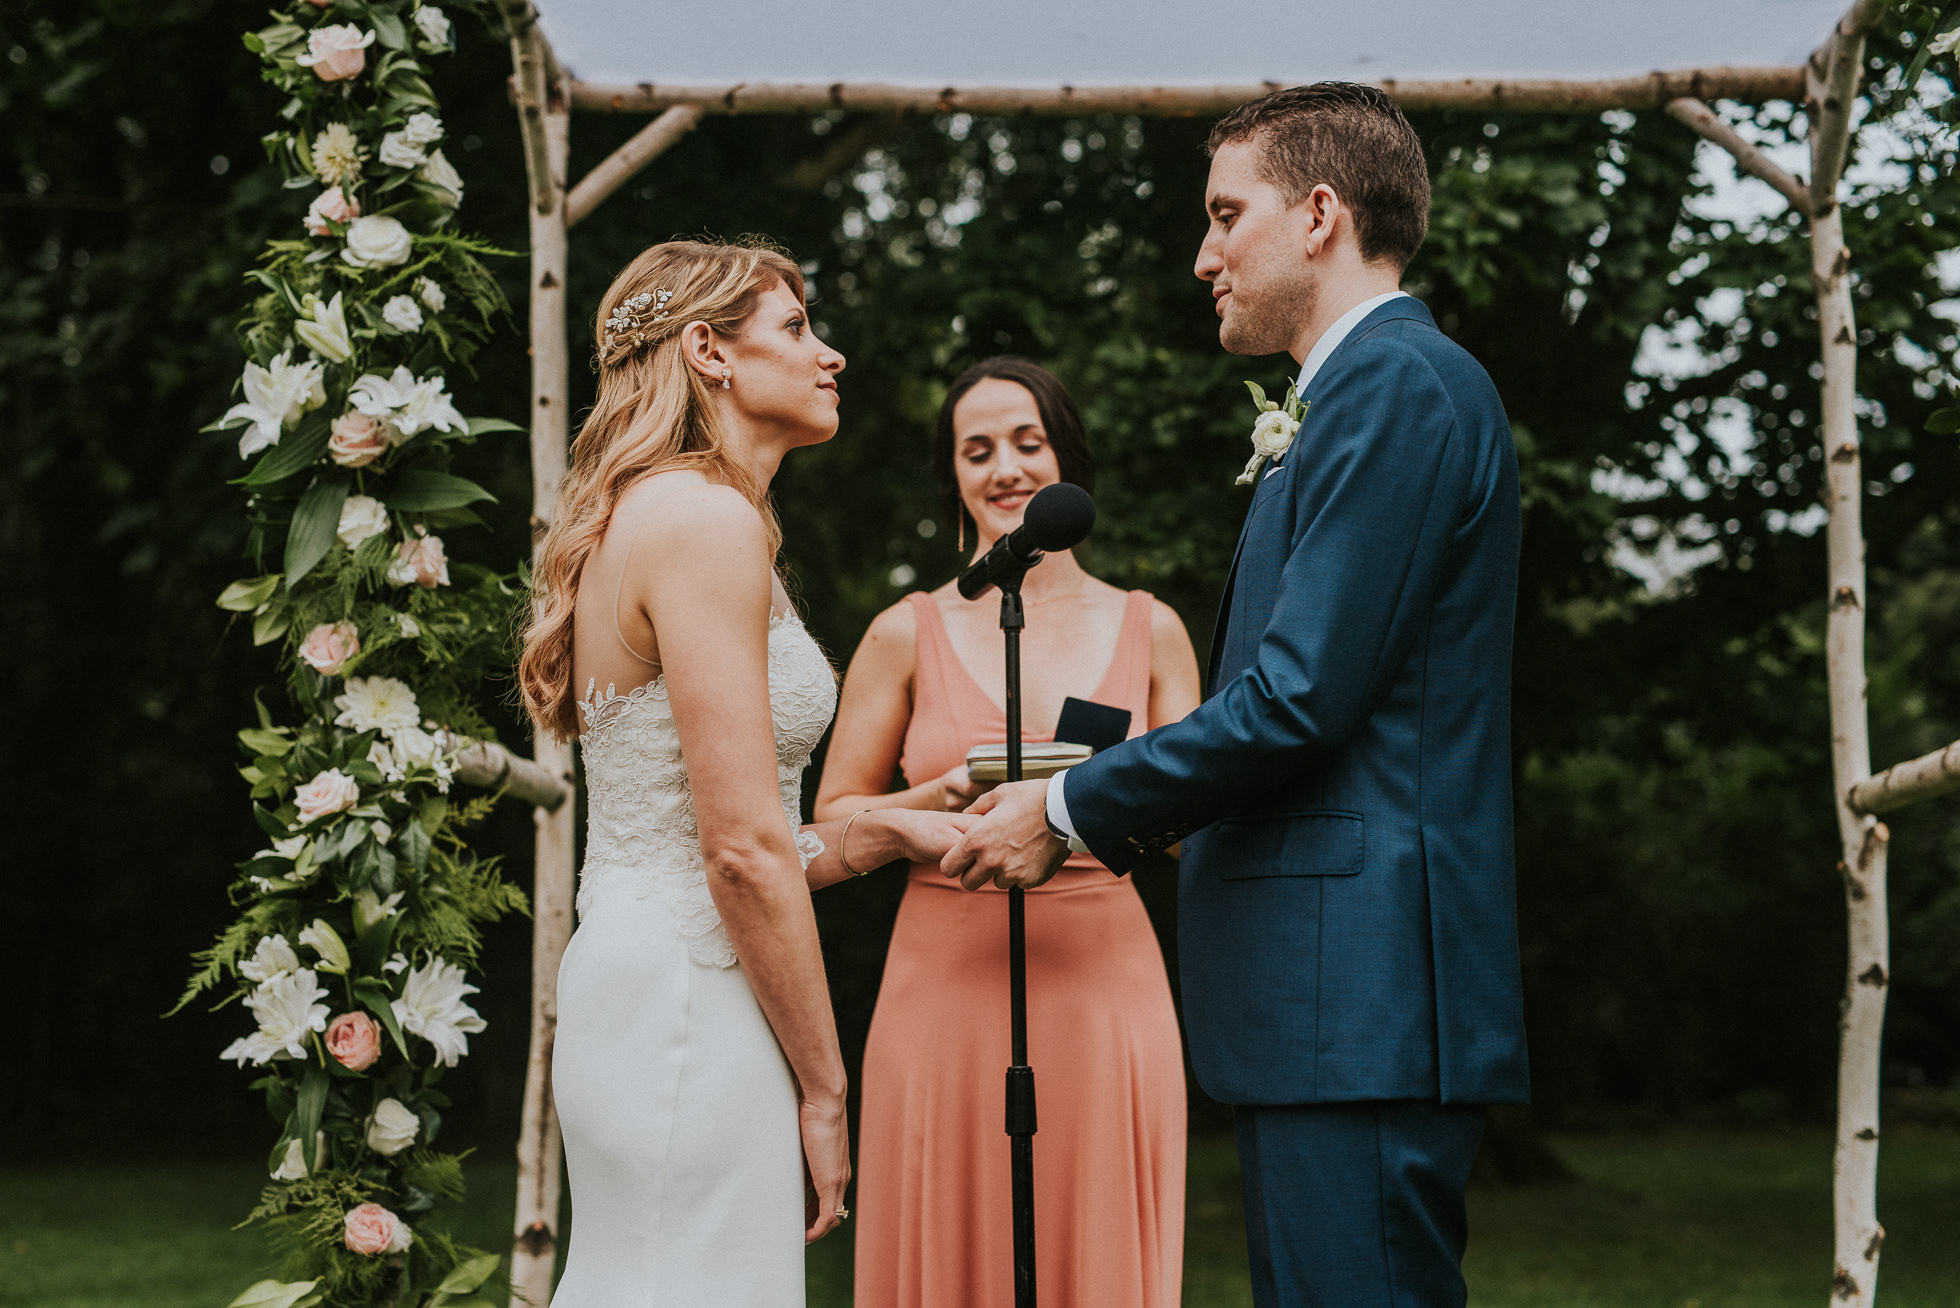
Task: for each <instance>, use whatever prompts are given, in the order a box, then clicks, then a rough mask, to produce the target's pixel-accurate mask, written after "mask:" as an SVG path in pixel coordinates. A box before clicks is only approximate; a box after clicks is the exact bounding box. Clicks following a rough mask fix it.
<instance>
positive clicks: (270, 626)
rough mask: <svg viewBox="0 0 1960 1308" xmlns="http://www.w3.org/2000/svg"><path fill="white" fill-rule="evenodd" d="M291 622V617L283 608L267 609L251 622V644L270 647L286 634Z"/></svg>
mask: <svg viewBox="0 0 1960 1308" xmlns="http://www.w3.org/2000/svg"><path fill="white" fill-rule="evenodd" d="M292 621H293V615H292V614H291V613H289V612H287V611H286V610H285V609H283V608H277V609H267V610H266V611H265V612H263V613H261V614H259V616H258V617H257V618H256V619H254V620H253V622H252V643H253V644H254V645H270V644H271V643H272V642H273V641H275V640H278V639H279V638H280V637H281V636H283V635H285V634H286V628H287V627H289V626H291V625H292Z"/></svg>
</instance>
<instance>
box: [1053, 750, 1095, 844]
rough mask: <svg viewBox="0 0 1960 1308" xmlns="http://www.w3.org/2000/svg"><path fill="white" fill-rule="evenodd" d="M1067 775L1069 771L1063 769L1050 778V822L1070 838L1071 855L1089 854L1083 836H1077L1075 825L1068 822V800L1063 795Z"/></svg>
mask: <svg viewBox="0 0 1960 1308" xmlns="http://www.w3.org/2000/svg"><path fill="white" fill-rule="evenodd" d="M1067 775H1068V769H1067V768H1063V769H1062V770H1061V771H1060V772H1057V773H1056V774H1055V775H1054V776H1052V777H1050V778H1048V821H1049V824H1050V825H1051V826H1053V827H1054V828H1055V829H1056V830H1057V831H1060V832H1061V833H1062V834H1064V835H1066V836H1067V837H1068V849H1069V853H1071V854H1086V853H1088V852H1089V846H1088V845H1086V844H1084V843H1083V840H1082V837H1081V836H1078V835H1076V834H1075V823H1073V822H1071V821H1069V820H1068V799H1067V798H1066V797H1065V796H1064V795H1063V794H1062V778H1063V777H1065V776H1067Z"/></svg>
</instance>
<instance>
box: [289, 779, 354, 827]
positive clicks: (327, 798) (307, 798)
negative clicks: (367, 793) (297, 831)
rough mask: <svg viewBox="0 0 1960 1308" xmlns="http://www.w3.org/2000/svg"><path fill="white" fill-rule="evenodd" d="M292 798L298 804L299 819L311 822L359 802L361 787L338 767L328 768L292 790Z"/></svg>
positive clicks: (342, 810)
mask: <svg viewBox="0 0 1960 1308" xmlns="http://www.w3.org/2000/svg"><path fill="white" fill-rule="evenodd" d="M293 799H294V800H295V801H297V802H298V804H299V820H300V821H301V822H312V821H315V820H317V819H319V818H323V817H326V816H327V815H328V814H330V813H340V812H344V811H345V810H347V809H350V808H352V807H354V805H356V804H358V803H360V802H361V788H360V787H359V786H357V785H355V784H354V778H352V777H350V776H348V775H347V774H346V773H344V772H342V771H341V770H340V769H339V768H328V769H327V770H326V771H325V772H322V773H321V774H320V775H319V776H317V777H315V778H313V780H311V781H309V782H307V783H306V784H305V785H303V786H301V787H300V788H299V789H298V790H297V791H295V792H293Z"/></svg>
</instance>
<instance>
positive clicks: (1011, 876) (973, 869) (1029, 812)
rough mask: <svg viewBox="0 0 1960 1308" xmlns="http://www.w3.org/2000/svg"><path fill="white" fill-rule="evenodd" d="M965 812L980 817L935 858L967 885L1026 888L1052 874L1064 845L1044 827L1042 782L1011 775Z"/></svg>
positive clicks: (1065, 851) (1044, 788)
mask: <svg viewBox="0 0 1960 1308" xmlns="http://www.w3.org/2000/svg"><path fill="white" fill-rule="evenodd" d="M967 812H968V813H970V814H972V815H974V816H975V817H978V818H979V819H980V820H979V821H978V822H976V823H974V824H973V825H972V827H970V828H969V829H968V830H967V832H966V834H965V835H964V836H962V837H961V838H960V841H959V843H958V844H957V845H955V846H953V848H952V849H951V850H950V851H948V853H947V855H946V857H945V858H943V859H941V860H940V862H939V870H940V871H941V872H944V873H945V874H946V875H947V876H949V877H958V878H959V880H960V884H961V885H963V886H965V887H966V888H967V889H968V890H978V889H980V887H982V886H984V885H986V884H987V883H988V882H990V881H991V882H992V883H993V884H995V885H997V886H999V887H1000V888H1001V889H1003V890H1007V889H1012V888H1014V887H1016V886H1018V887H1020V888H1021V889H1023V890H1032V889H1033V888H1034V887H1036V886H1038V885H1040V884H1042V883H1043V882H1044V881H1046V880H1048V878H1050V877H1052V876H1054V875H1055V869H1057V868H1059V867H1060V866H1061V865H1062V860H1064V859H1066V858H1067V857H1068V846H1067V845H1066V844H1064V843H1063V842H1062V841H1059V840H1057V839H1055V836H1054V833H1053V832H1051V831H1049V830H1048V783H1047V782H1046V781H1013V782H1009V783H1007V784H1006V785H1003V786H1000V787H998V788H997V789H995V790H992V791H989V792H988V793H986V794H984V795H982V796H980V798H979V799H977V800H975V801H974V802H973V805H972V807H970V808H969V809H967Z"/></svg>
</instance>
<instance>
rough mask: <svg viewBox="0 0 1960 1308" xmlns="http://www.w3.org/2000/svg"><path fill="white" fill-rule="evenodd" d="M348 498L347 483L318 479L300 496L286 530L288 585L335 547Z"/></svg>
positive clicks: (293, 583)
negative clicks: (290, 527) (342, 510)
mask: <svg viewBox="0 0 1960 1308" xmlns="http://www.w3.org/2000/svg"><path fill="white" fill-rule="evenodd" d="M346 502H347V483H346V482H344V481H340V480H338V479H335V480H333V481H316V482H314V483H313V484H312V485H311V486H308V487H307V488H306V494H304V495H302V496H300V498H299V507H298V508H297V509H294V510H293V525H292V529H291V530H290V531H288V532H287V533H286V589H287V590H291V589H292V588H293V587H294V586H295V585H297V584H298V583H299V580H300V578H301V577H304V576H305V575H306V574H307V573H309V572H311V571H313V568H314V566H315V565H316V564H318V563H319V562H320V560H321V559H324V558H326V557H327V551H328V550H330V549H332V548H333V547H334V543H335V541H336V540H337V537H336V536H335V534H334V533H336V532H337V531H339V530H340V507H341V505H343V504H345V503H346Z"/></svg>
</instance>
